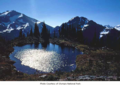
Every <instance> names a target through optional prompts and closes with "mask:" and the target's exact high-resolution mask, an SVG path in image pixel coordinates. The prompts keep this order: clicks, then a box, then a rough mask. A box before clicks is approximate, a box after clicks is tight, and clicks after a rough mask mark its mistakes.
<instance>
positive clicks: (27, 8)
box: [0, 0, 120, 27]
mask: <svg viewBox="0 0 120 85" xmlns="http://www.w3.org/2000/svg"><path fill="white" fill-rule="evenodd" d="M7 10H16V11H18V12H21V13H23V14H26V15H27V16H30V17H32V18H35V19H37V20H39V21H45V23H46V24H48V25H51V26H53V27H55V26H57V25H61V24H62V23H63V22H67V21H68V20H70V19H71V18H73V17H75V16H80V17H81V16H83V17H86V18H88V19H89V20H94V21H95V22H97V23H99V24H102V25H108V24H109V25H111V26H116V25H118V24H120V0H0V13H1V12H4V11H7Z"/></svg>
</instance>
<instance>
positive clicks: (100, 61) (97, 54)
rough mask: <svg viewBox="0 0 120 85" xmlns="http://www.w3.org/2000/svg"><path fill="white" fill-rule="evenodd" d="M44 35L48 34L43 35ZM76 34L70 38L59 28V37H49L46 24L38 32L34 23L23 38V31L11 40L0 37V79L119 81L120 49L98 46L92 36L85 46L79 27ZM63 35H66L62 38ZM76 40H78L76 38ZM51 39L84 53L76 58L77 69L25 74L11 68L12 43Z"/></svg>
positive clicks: (18, 43)
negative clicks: (33, 26)
mask: <svg viewBox="0 0 120 85" xmlns="http://www.w3.org/2000/svg"><path fill="white" fill-rule="evenodd" d="M45 34H47V37H46V35H45ZM78 34H79V36H80V37H81V40H79V37H78V38H77V37H76V38H74V36H71V37H73V38H69V36H67V35H64V31H62V30H61V31H60V36H59V38H56V36H55V34H54V37H50V36H49V35H50V34H49V31H48V30H47V29H46V26H45V25H44V26H43V30H42V33H39V32H38V28H37V26H35V30H34V33H33V31H32V30H31V32H30V33H29V34H28V35H27V37H25V35H23V33H22V30H21V31H20V36H19V37H18V38H16V39H14V40H12V41H6V40H4V39H2V38H0V80H10V81H15V80H19V81H26V80H32V81H52V80H53V81H56V80H57V81H59V80H60V81H68V80H94V81H95V80H103V81H104V80H120V73H119V72H120V52H119V50H113V49H110V48H107V47H99V46H97V41H96V37H95V36H94V38H93V41H92V43H91V45H89V46H88V45H85V44H84V39H82V38H83V36H82V32H81V30H80V31H79V33H78ZM65 36H66V37H65ZM77 39H78V40H77ZM47 42H51V43H54V44H59V45H63V46H72V47H74V48H76V49H79V50H80V51H82V52H83V55H78V56H77V58H76V65H77V67H76V70H75V71H71V72H61V71H57V72H55V73H44V74H41V73H39V72H38V71H36V73H35V74H32V75H28V74H25V73H22V72H19V71H17V70H16V68H15V67H14V65H13V64H14V63H15V62H14V61H11V60H10V58H9V54H10V53H11V52H13V50H14V49H13V46H16V45H18V46H19V45H25V44H29V43H47Z"/></svg>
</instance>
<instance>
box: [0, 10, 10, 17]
mask: <svg viewBox="0 0 120 85" xmlns="http://www.w3.org/2000/svg"><path fill="white" fill-rule="evenodd" d="M8 13H9V11H7V12H4V13H2V14H0V16H6V15H7V14H8Z"/></svg>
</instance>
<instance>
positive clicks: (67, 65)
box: [10, 43, 81, 74]
mask: <svg viewBox="0 0 120 85" xmlns="http://www.w3.org/2000/svg"><path fill="white" fill-rule="evenodd" d="M43 48H44V49H43ZM14 49H15V50H14V52H13V53H12V54H11V55H10V59H12V60H14V61H16V63H15V64H14V65H15V66H16V68H17V70H20V71H22V72H24V73H29V74H33V73H34V72H35V70H39V71H40V72H55V71H67V72H68V71H72V70H75V68H76V65H75V60H76V55H78V54H81V52H80V51H78V50H77V49H73V48H71V47H64V46H59V45H56V44H51V43H41V44H37V43H36V44H32V45H30V44H28V45H24V46H21V47H18V46H15V47H14Z"/></svg>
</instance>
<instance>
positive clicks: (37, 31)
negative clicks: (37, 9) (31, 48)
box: [34, 23, 40, 38]
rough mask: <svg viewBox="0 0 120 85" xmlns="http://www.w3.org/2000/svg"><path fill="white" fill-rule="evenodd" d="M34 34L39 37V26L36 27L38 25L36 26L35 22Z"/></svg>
mask: <svg viewBox="0 0 120 85" xmlns="http://www.w3.org/2000/svg"><path fill="white" fill-rule="evenodd" d="M34 36H35V37H36V38H39V37H40V32H39V28H38V26H37V23H35V29H34Z"/></svg>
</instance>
